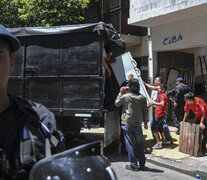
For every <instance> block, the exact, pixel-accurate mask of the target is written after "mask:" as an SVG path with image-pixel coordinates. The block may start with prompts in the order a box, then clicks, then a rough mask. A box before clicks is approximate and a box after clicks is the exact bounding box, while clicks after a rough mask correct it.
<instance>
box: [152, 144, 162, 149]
mask: <svg viewBox="0 0 207 180" xmlns="http://www.w3.org/2000/svg"><path fill="white" fill-rule="evenodd" d="M152 149H162V144H161V143H157V144H155V145H154V146H153V147H152Z"/></svg>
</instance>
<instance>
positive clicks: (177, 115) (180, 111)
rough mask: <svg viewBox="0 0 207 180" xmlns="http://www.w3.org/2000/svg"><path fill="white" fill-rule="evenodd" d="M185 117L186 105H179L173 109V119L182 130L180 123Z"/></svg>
mask: <svg viewBox="0 0 207 180" xmlns="http://www.w3.org/2000/svg"><path fill="white" fill-rule="evenodd" d="M183 117H184V104H179V105H178V106H177V107H173V110H172V119H173V123H174V125H175V127H176V128H178V129H179V128H180V121H182V120H183Z"/></svg>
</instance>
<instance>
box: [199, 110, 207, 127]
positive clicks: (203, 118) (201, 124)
mask: <svg viewBox="0 0 207 180" xmlns="http://www.w3.org/2000/svg"><path fill="white" fill-rule="evenodd" d="M205 116H206V113H203V114H202V116H201V121H200V128H201V129H202V130H204V129H205V128H206V127H205V125H204V124H203V123H204V120H205Z"/></svg>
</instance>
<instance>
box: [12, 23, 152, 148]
mask: <svg viewBox="0 0 207 180" xmlns="http://www.w3.org/2000/svg"><path fill="white" fill-rule="evenodd" d="M8 30H9V32H10V33H12V34H13V35H15V36H16V37H18V39H19V40H20V43H21V48H20V49H19V50H18V51H17V52H15V54H14V56H15V70H14V72H13V73H12V74H11V76H10V79H9V83H8V92H9V93H11V94H14V95H17V96H21V97H25V98H27V99H31V100H33V101H36V102H39V103H41V104H43V105H45V106H46V107H47V108H49V109H50V110H51V111H52V112H53V113H54V114H55V117H56V120H57V126H58V127H59V128H60V129H61V130H62V131H63V133H64V135H65V137H66V140H67V138H72V137H75V136H77V135H78V134H79V132H80V129H81V127H83V126H84V127H86V126H87V127H92V126H98V127H99V126H102V127H104V130H105V133H104V145H105V146H107V145H109V144H111V143H112V142H113V141H114V140H116V139H117V138H119V135H120V111H119V109H117V108H116V107H115V106H114V101H115V99H116V97H117V95H118V93H119V89H120V85H121V83H122V82H123V81H125V80H126V79H127V76H128V74H129V73H132V74H134V77H136V78H138V79H139V80H140V87H141V90H140V92H141V93H142V94H143V95H145V96H146V97H147V98H148V99H149V95H148V93H147V91H146V89H145V86H144V84H143V82H142V80H141V76H140V72H139V70H138V69H137V68H136V62H135V61H134V60H133V58H132V57H131V54H130V53H129V52H128V53H125V42H124V40H122V39H121V38H120V36H119V34H118V32H117V31H116V30H115V29H114V28H113V26H112V25H111V24H106V23H104V22H99V23H91V24H75V25H62V26H53V27H22V28H10V29H8ZM104 48H110V49H111V50H112V57H111V59H112V60H116V61H114V63H112V64H111V65H109V67H110V68H111V71H112V75H111V77H110V78H106V77H105V74H104V73H103V71H104V68H103V51H104ZM104 82H105V83H104ZM104 87H105V88H104ZM104 94H105V95H104Z"/></svg>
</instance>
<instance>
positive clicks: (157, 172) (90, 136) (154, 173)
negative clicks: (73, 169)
mask: <svg viewBox="0 0 207 180" xmlns="http://www.w3.org/2000/svg"><path fill="white" fill-rule="evenodd" d="M90 131H93V129H91V130H90ZM90 131H89V132H90ZM102 138H103V135H101V134H96V133H95V134H94V133H86V132H85V131H84V133H83V132H82V133H81V134H80V136H79V138H75V139H73V141H72V142H71V146H70V148H72V147H75V146H78V145H81V144H85V143H87V141H88V142H91V141H93V140H98V139H102ZM104 155H105V156H106V157H107V158H108V160H109V161H110V162H111V165H112V168H113V169H114V171H115V173H116V175H117V178H118V180H137V179H139V180H158V179H159V180H166V179H168V180H181V179H182V180H193V179H195V177H191V176H188V175H185V174H182V173H180V172H177V171H173V170H171V169H167V168H164V167H161V166H158V165H155V164H152V163H149V162H147V163H146V169H145V170H144V171H139V172H133V171H129V170H127V169H125V166H126V165H127V164H129V162H128V157H127V155H126V154H121V155H117V152H114V150H112V149H108V148H107V150H106V149H105V150H104Z"/></svg>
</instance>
